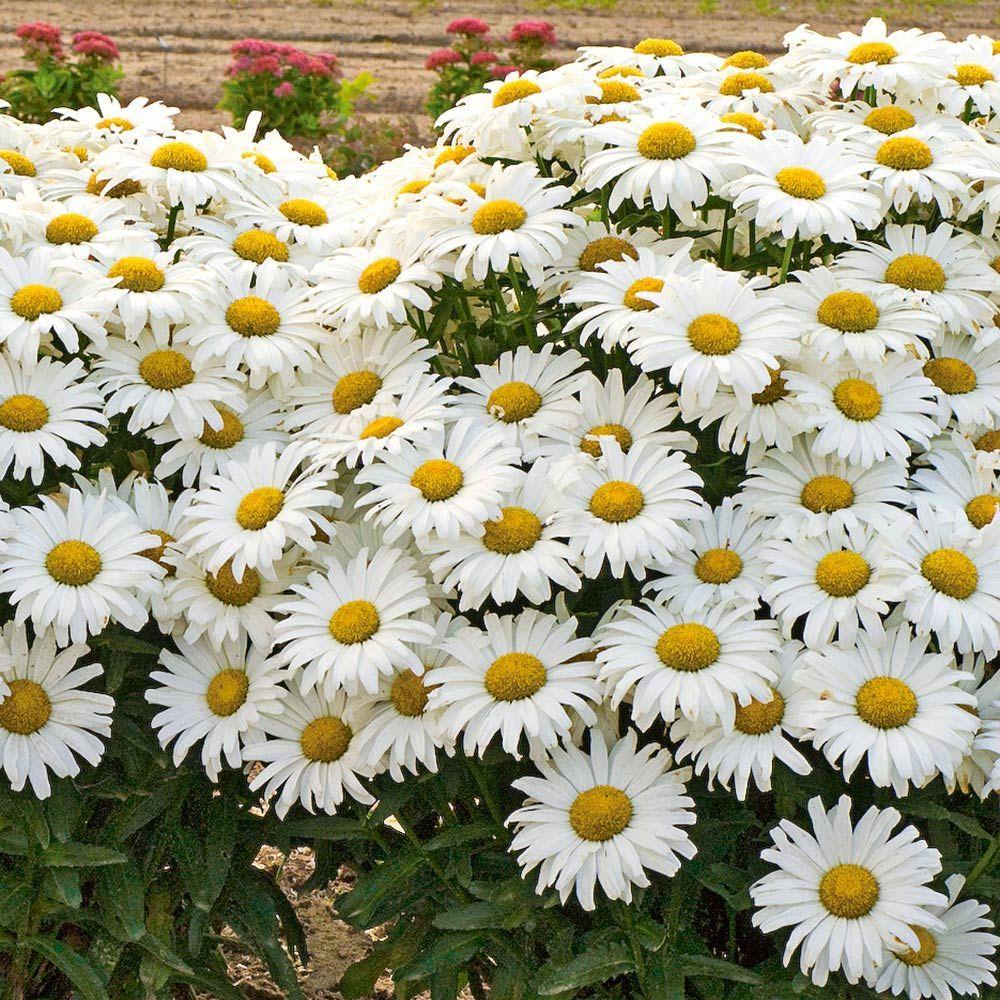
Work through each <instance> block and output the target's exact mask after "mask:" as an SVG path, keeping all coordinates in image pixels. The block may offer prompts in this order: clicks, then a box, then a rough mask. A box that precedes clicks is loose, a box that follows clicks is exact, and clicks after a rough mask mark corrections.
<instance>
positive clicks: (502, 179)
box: [425, 163, 581, 286]
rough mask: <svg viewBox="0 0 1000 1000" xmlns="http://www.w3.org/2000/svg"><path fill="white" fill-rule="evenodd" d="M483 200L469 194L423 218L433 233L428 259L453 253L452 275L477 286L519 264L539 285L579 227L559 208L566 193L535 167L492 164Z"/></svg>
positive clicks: (574, 216) (576, 219) (427, 247)
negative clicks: (468, 278) (571, 232)
mask: <svg viewBox="0 0 1000 1000" xmlns="http://www.w3.org/2000/svg"><path fill="white" fill-rule="evenodd" d="M483 187H484V192H483V194H482V196H480V195H478V194H477V193H476V192H471V193H470V194H469V196H468V197H467V198H466V199H465V200H464V202H463V203H462V204H461V205H451V204H450V203H445V207H446V208H447V209H448V211H444V210H442V211H441V212H439V213H437V214H435V215H434V216H433V217H431V216H428V217H427V223H428V225H433V227H434V231H433V232H432V234H431V235H429V237H428V241H427V243H426V244H425V253H426V255H427V256H433V257H437V256H443V255H446V254H451V253H455V252H457V257H456V258H455V263H454V275H455V277H456V278H457V279H458V280H459V281H462V280H464V279H465V277H466V275H467V274H471V276H472V277H473V278H474V279H475V280H476V281H483V280H485V278H486V276H487V274H489V273H490V272H491V271H492V272H494V273H497V272H503V271H506V270H507V268H508V267H509V266H510V265H511V264H512V262H515V261H516V263H518V264H520V266H521V268H522V269H523V270H524V273H525V274H526V275H527V277H528V279H529V281H530V282H531V283H532V285H536V286H537V285H540V284H541V283H542V279H543V277H544V269H545V268H546V267H550V266H551V265H552V264H554V263H555V262H556V261H557V260H559V258H560V257H561V256H562V249H563V246H564V245H565V243H566V231H567V230H568V229H570V228H572V227H573V226H578V225H580V224H581V219H580V216H579V215H577V214H576V213H575V212H570V211H567V210H566V209H564V208H562V207H561V206H562V205H564V204H565V203H566V202H567V201H568V200H569V198H570V195H571V193H572V192H571V191H570V189H569V188H568V187H564V186H563V185H561V184H556V183H554V182H553V181H552V180H551V179H549V178H547V177H542V176H541V175H540V174H539V172H538V167H537V166H535V164H534V163H518V164H516V165H515V166H512V167H505V166H502V165H501V164H499V163H498V164H494V166H493V167H492V168H491V169H490V172H489V173H488V174H487V175H486V178H485V182H484V185H483Z"/></svg>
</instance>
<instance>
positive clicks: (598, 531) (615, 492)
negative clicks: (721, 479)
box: [554, 436, 701, 580]
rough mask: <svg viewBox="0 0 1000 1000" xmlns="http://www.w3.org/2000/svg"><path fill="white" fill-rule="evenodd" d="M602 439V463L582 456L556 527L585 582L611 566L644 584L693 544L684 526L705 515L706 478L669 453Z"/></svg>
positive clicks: (571, 473)
mask: <svg viewBox="0 0 1000 1000" xmlns="http://www.w3.org/2000/svg"><path fill="white" fill-rule="evenodd" d="M598 440H599V442H600V445H601V459H600V460H599V461H597V462H594V461H592V460H591V459H590V457H589V456H581V457H580V458H578V460H577V463H576V465H575V466H574V467H573V468H572V469H571V470H570V471H569V475H568V481H567V483H566V484H565V487H564V490H565V492H564V496H565V505H564V507H563V510H562V511H561V513H560V514H559V515H558V519H557V521H556V522H554V523H556V524H557V525H558V527H557V531H558V533H559V535H560V536H561V537H563V538H566V539H567V540H568V542H569V547H570V550H571V551H572V552H573V557H574V559H575V560H576V561H577V563H578V565H579V566H580V567H581V568H582V569H583V572H584V575H585V576H586V577H587V578H589V579H594V578H595V577H597V576H598V574H599V573H600V572H601V568H602V567H603V566H604V563H605V562H607V564H608V567H609V568H610V570H611V572H612V574H613V575H614V576H615V577H617V578H621V577H623V576H624V575H625V569H626V567H628V569H629V571H630V572H631V573H632V574H633V575H634V576H635V577H637V578H638V579H640V580H641V579H643V578H644V577H645V575H646V570H647V569H648V568H649V567H651V566H654V565H657V564H658V565H665V564H667V563H668V562H669V561H670V559H671V556H672V553H673V552H674V551H676V550H677V549H679V548H681V547H683V546H689V545H691V543H692V537H691V534H690V533H689V532H688V530H687V527H686V525H687V522H688V520H689V519H691V518H693V517H698V516H700V515H701V506H700V497H699V495H698V493H697V492H696V490H697V488H698V487H699V486H701V478H700V477H699V476H698V475H697V474H696V473H695V472H692V471H691V469H690V467H689V466H688V464H687V462H686V461H685V459H684V457H683V455H681V454H680V453H679V452H676V451H671V450H670V449H669V448H664V447H661V446H659V445H654V444H636V445H633V446H632V447H631V448H629V450H628V452H627V453H626V452H624V451H622V448H621V446H620V445H619V444H618V441H617V440H616V439H614V438H613V437H603V436H602V437H600V438H599V439H598Z"/></svg>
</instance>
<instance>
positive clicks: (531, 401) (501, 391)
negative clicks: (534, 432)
mask: <svg viewBox="0 0 1000 1000" xmlns="http://www.w3.org/2000/svg"><path fill="white" fill-rule="evenodd" d="M541 405H542V397H541V395H540V394H539V393H538V391H537V390H536V389H534V388H533V387H532V386H530V385H528V383H527V382H504V384H503V385H499V386H497V387H496V388H495V389H494V390H493V391H492V392H491V393H490V395H489V399H487V400H486V409H487V412H489V413H490V414H492V415H493V416H494V417H496V419H497V420H502V421H503V422H504V423H505V424H516V423H517V422H518V421H519V420H527V418H528V417H533V416H534V415H535V414H536V413H537V412H538V408H539V407H540V406H541Z"/></svg>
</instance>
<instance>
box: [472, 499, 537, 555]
mask: <svg viewBox="0 0 1000 1000" xmlns="http://www.w3.org/2000/svg"><path fill="white" fill-rule="evenodd" d="M484 527H485V531H484V532H483V545H484V546H485V547H486V548H487V549H489V550H490V552H497V553H499V554H500V555H505V556H509V555H515V554H516V553H518V552H526V551H527V550H528V549H530V548H532V546H534V544H535V543H536V542H537V541H538V539H539V538H541V537H542V522H541V521H540V520H539V519H538V518H537V517H536V516H535V515H534V514H532V512H531V511H530V510H527V509H526V508H524V507H503V508H502V509H501V510H500V516H499V517H498V518H496V519H495V520H492V521H487V522H486V524H485V526H484Z"/></svg>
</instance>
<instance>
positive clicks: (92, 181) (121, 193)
mask: <svg viewBox="0 0 1000 1000" xmlns="http://www.w3.org/2000/svg"><path fill="white" fill-rule="evenodd" d="M141 190H142V185H141V184H140V183H139V182H138V181H133V180H130V179H129V178H126V179H125V180H123V181H119V182H118V183H117V184H112V185H111V187H108V182H107V181H106V180H102V179H101V178H100V177H98V176H97V174H91V175H90V178H89V179H88V180H87V194H93V195H99V194H101V195H104V197H105V198H128V197H130V196H131V195H133V194H138V193H139V192H140V191H141Z"/></svg>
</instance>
